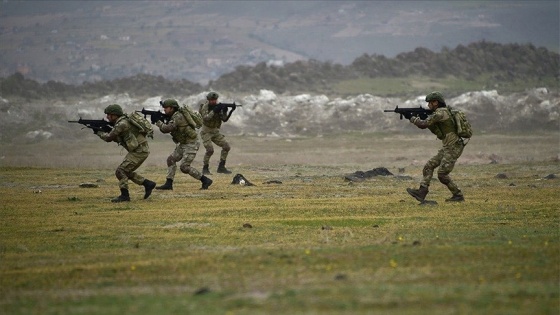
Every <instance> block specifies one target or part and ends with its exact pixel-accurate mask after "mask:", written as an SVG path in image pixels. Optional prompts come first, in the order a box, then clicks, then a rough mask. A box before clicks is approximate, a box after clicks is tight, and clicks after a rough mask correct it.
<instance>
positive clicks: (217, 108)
mask: <svg viewBox="0 0 560 315" xmlns="http://www.w3.org/2000/svg"><path fill="white" fill-rule="evenodd" d="M222 109H223V106H222V104H216V106H214V108H212V110H213V111H214V113H216V114H217V113H219V112H220V111H221V110H222Z"/></svg>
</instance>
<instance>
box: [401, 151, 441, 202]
mask: <svg viewBox="0 0 560 315" xmlns="http://www.w3.org/2000/svg"><path fill="white" fill-rule="evenodd" d="M442 156H443V149H440V150H439V151H438V153H437V154H436V155H435V156H434V157H432V158H431V159H429V160H428V162H426V165H424V169H422V181H421V182H420V187H419V188H418V189H413V188H407V189H406V192H408V194H409V195H411V196H412V197H414V198H415V199H416V200H418V201H420V202H423V201H424V199H425V198H426V195H428V192H429V188H428V187H429V186H430V181H431V180H432V177H433V175H434V170H435V169H436V168H437V167H438V166H439V165H440V163H441V159H442Z"/></svg>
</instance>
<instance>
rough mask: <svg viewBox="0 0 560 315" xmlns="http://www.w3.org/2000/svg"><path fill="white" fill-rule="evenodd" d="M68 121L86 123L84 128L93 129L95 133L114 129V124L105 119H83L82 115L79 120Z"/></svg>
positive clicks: (70, 121)
mask: <svg viewBox="0 0 560 315" xmlns="http://www.w3.org/2000/svg"><path fill="white" fill-rule="evenodd" d="M68 122H69V123H74V124H81V125H84V126H85V127H84V128H89V129H92V130H93V133H98V132H99V131H103V132H111V130H113V126H112V125H111V123H110V122H108V121H106V120H104V119H99V120H87V119H82V117H80V119H79V120H69V121H68ZM84 128H82V129H84Z"/></svg>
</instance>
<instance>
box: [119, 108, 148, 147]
mask: <svg viewBox="0 0 560 315" xmlns="http://www.w3.org/2000/svg"><path fill="white" fill-rule="evenodd" d="M123 124H124V125H125V126H126V127H121V126H122V125H123ZM121 128H124V129H126V130H125V131H124V132H121V133H120V134H118V135H117V143H118V144H120V145H122V146H123V147H124V148H125V149H126V150H127V151H128V152H130V151H134V150H136V149H137V148H138V146H139V145H140V144H143V143H146V137H144V136H143V135H141V134H140V130H139V129H138V128H137V127H135V126H133V125H132V124H131V123H130V122H129V121H128V120H127V119H126V116H124V115H123V116H121V117H119V119H117V121H116V122H115V128H114V129H117V130H120V129H121Z"/></svg>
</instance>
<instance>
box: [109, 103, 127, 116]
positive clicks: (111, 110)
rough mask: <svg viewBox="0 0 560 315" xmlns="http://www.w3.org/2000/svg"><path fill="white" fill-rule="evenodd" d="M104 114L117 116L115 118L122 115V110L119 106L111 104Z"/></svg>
mask: <svg viewBox="0 0 560 315" xmlns="http://www.w3.org/2000/svg"><path fill="white" fill-rule="evenodd" d="M105 114H110V115H117V116H122V115H124V113H123V110H122V108H121V106H120V105H119V104H113V105H109V106H107V107H106V108H105Z"/></svg>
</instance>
